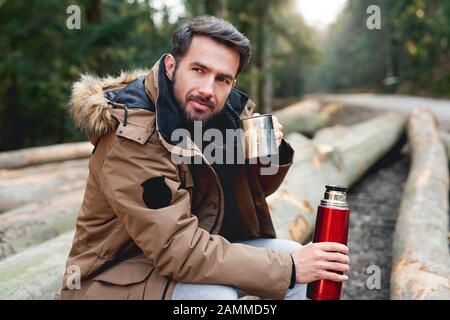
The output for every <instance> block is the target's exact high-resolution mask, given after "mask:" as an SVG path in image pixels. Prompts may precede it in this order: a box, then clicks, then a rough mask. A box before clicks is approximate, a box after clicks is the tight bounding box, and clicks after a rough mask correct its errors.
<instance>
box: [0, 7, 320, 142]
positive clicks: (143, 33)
mask: <svg viewBox="0 0 450 320" xmlns="http://www.w3.org/2000/svg"><path fill="white" fill-rule="evenodd" d="M130 2H133V3H131V4H130V3H129V2H128V1H124V0H103V1H101V0H78V1H69V0H46V1H25V0H15V1H3V0H0V50H1V52H0V75H1V78H0V131H1V132H2V134H1V135H0V150H12V149H17V148H24V147H31V146H38V145H48V144H55V143H60V142H65V141H74V140H81V139H83V137H82V136H81V135H80V134H79V133H77V132H76V130H75V128H74V127H73V123H72V121H71V119H70V118H69V116H68V112H67V111H68V106H67V102H68V100H69V97H70V88H71V85H72V84H73V82H74V81H76V80H77V78H78V77H79V75H80V73H85V72H90V73H94V74H97V75H99V76H104V75H106V74H116V73H118V72H119V71H120V70H121V69H132V68H134V67H144V68H150V67H151V66H152V65H153V63H154V62H155V61H156V60H157V59H158V58H159V57H160V56H161V55H162V54H163V53H165V52H168V51H169V50H170V45H171V37H172V34H173V32H174V30H175V28H176V27H177V26H178V25H179V24H180V23H181V22H182V21H184V20H185V19H187V18H190V17H192V16H196V15H200V14H215V15H217V16H220V17H224V18H226V19H229V20H230V21H231V22H232V23H233V24H234V25H236V27H237V28H238V29H239V30H241V31H243V32H244V33H245V34H247V35H248V36H249V37H250V39H251V40H252V42H253V53H254V56H253V59H252V65H251V66H249V67H247V68H246V69H245V70H244V73H243V74H242V75H241V76H240V78H239V82H238V83H239V87H240V88H241V89H243V90H246V91H253V92H254V93H256V95H258V94H259V95H260V94H261V93H262V92H263V90H264V81H263V80H264V79H265V77H267V76H270V77H272V78H273V81H272V82H271V83H273V84H274V88H273V92H274V94H275V95H276V96H293V95H299V94H301V93H302V90H303V82H304V79H303V78H302V74H303V73H304V70H305V68H306V66H307V65H310V64H311V63H312V61H313V56H314V55H315V54H314V49H313V44H312V41H311V39H310V33H311V32H310V30H309V29H307V28H306V26H305V25H304V23H303V21H302V20H301V19H300V17H299V15H298V14H297V15H296V14H293V13H291V12H292V10H291V9H290V8H291V6H292V3H293V2H292V0H279V1H276V0H270V1H269V0H268V1H238V0H184V1H183V3H184V5H185V7H186V13H185V16H182V17H179V19H178V21H175V22H171V21H170V20H169V12H168V9H167V8H166V7H164V8H162V9H158V10H159V11H158V10H156V9H155V8H153V5H154V3H153V1H151V0H146V1H138V0H136V1H130ZM72 4H76V5H79V6H80V9H81V14H82V17H81V29H80V30H69V29H68V28H67V27H66V19H67V18H68V17H69V14H68V13H66V10H67V7H68V6H69V5H72ZM161 11H162V12H161ZM161 13H162V17H163V18H162V21H160V22H159V23H155V21H157V19H155V17H156V14H161ZM255 13H258V14H255ZM267 48H269V49H271V52H268V51H267ZM268 59H270V62H271V65H265V64H264V62H265V61H268ZM255 84H256V85H255ZM255 88H256V89H255Z"/></svg>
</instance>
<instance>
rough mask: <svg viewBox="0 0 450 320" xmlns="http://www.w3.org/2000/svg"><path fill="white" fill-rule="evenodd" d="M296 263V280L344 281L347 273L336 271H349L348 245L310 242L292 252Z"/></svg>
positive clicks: (307, 281)
mask: <svg viewBox="0 0 450 320" xmlns="http://www.w3.org/2000/svg"><path fill="white" fill-rule="evenodd" d="M292 258H293V259H294V263H295V272H296V282H297V283H310V282H313V281H316V280H321V279H324V280H331V281H336V282H342V281H346V280H348V277H347V276H346V275H342V274H338V273H335V272H347V271H348V270H349V263H350V259H349V258H348V247H347V246H345V245H343V244H340V243H336V242H318V243H308V244H307V245H305V246H303V247H302V248H300V249H298V250H296V251H294V252H293V253H292Z"/></svg>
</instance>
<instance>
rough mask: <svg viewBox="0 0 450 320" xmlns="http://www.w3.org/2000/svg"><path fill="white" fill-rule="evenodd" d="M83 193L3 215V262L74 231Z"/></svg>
mask: <svg viewBox="0 0 450 320" xmlns="http://www.w3.org/2000/svg"><path fill="white" fill-rule="evenodd" d="M83 194H84V190H83V189H80V190H76V191H74V192H70V193H67V194H65V195H62V196H59V195H58V196H56V197H55V198H53V199H46V200H43V201H41V202H37V203H32V204H29V205H26V206H23V207H20V208H17V209H13V210H11V211H9V212H7V213H4V214H2V215H0V260H2V259H4V258H6V257H8V256H11V255H13V254H17V253H18V252H21V251H24V250H25V249H28V248H29V247H32V246H35V245H37V244H40V243H42V242H44V241H47V240H49V239H52V238H54V237H57V236H59V235H60V234H62V233H64V232H67V231H69V230H72V229H74V228H75V221H76V218H77V215H78V211H79V209H80V206H81V202H82V200H83Z"/></svg>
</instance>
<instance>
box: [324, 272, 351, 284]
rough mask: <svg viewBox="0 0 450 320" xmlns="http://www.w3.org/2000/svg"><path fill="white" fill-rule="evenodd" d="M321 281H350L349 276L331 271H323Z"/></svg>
mask: <svg viewBox="0 0 450 320" xmlns="http://www.w3.org/2000/svg"><path fill="white" fill-rule="evenodd" d="M319 277H320V279H324V280H331V281H336V282H343V281H347V280H348V276H347V275H345V274H339V273H335V272H330V271H322V272H320V274H319Z"/></svg>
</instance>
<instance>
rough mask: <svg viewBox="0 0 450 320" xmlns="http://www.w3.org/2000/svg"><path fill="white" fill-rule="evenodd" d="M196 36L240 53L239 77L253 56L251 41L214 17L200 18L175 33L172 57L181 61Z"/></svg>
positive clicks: (184, 25) (229, 24) (184, 24)
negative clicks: (206, 38) (211, 40)
mask: <svg viewBox="0 0 450 320" xmlns="http://www.w3.org/2000/svg"><path fill="white" fill-rule="evenodd" d="M194 36H206V37H209V38H211V39H213V40H215V41H217V42H219V43H222V44H224V45H226V46H227V47H230V48H233V49H235V50H236V51H237V52H238V53H239V57H240V59H239V67H238V70H237V74H236V75H238V74H239V73H240V72H241V70H242V68H243V67H244V66H245V64H246V63H247V62H248V61H249V59H250V55H251V45H250V40H248V38H247V37H246V36H244V35H243V34H242V33H240V32H239V31H238V30H237V29H236V28H235V27H234V26H233V25H232V24H231V23H229V22H227V21H225V20H222V19H219V18H216V17H213V16H199V17H196V18H194V19H193V20H191V21H190V22H187V23H183V24H182V25H181V26H180V27H179V28H178V29H177V30H176V31H175V33H174V35H173V38H172V52H171V53H172V55H173V56H174V57H175V60H176V61H177V62H178V61H180V60H181V59H182V58H183V57H184V55H185V54H186V52H187V51H188V50H189V46H190V45H191V41H192V38H193V37H194Z"/></svg>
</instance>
